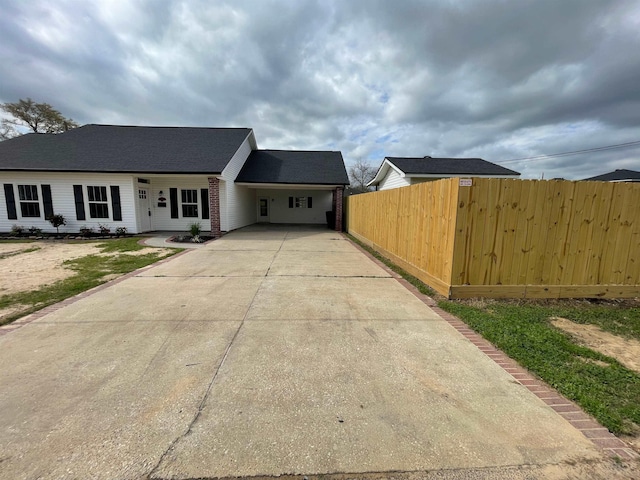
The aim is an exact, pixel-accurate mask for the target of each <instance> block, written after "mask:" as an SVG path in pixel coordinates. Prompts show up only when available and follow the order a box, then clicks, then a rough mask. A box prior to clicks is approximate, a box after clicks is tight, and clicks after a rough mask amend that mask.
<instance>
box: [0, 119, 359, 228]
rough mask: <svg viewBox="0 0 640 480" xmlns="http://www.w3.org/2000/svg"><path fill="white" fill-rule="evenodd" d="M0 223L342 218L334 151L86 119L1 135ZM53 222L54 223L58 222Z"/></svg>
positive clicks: (165, 224) (340, 164) (220, 224)
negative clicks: (56, 218) (65, 127)
mask: <svg viewBox="0 0 640 480" xmlns="http://www.w3.org/2000/svg"><path fill="white" fill-rule="evenodd" d="M0 179H1V183H2V184H3V188H2V189H0V231H5V232H6V231H9V230H11V228H12V226H13V225H15V224H17V225H20V226H22V227H24V228H30V227H35V228H40V229H42V230H45V231H46V230H51V229H52V226H51V224H50V223H49V222H48V221H47V219H48V218H49V217H50V216H51V215H52V214H62V215H64V217H65V219H66V221H67V225H66V227H64V228H66V230H67V231H71V232H77V231H78V230H79V229H80V228H82V227H87V228H98V227H99V225H104V226H107V227H108V228H110V229H111V230H112V231H114V230H115V229H116V228H117V227H125V228H126V229H127V231H128V232H131V233H141V232H149V231H157V230H175V231H186V230H188V226H189V225H190V224H191V223H194V222H200V223H201V227H202V230H203V231H207V232H211V234H212V236H219V235H221V232H225V231H230V230H235V229H237V228H241V227H244V226H246V225H250V224H253V223H257V222H271V223H303V224H322V223H325V222H326V218H327V216H326V212H327V211H331V210H332V211H334V212H336V213H335V222H336V223H335V228H336V229H337V230H341V228H342V196H343V195H342V192H343V190H344V187H345V185H348V184H349V179H348V176H347V172H346V169H345V166H344V161H343V159H342V154H341V153H340V152H333V151H324V152H315V151H314V152H310V151H276V150H258V148H257V144H256V139H255V136H254V133H253V130H252V129H250V128H191V127H141V126H116V125H85V126H82V127H80V128H76V129H73V130H69V131H67V132H64V133H59V134H39V133H32V134H27V135H22V136H20V137H16V138H13V139H10V140H5V141H4V142H0ZM61 231H62V230H61Z"/></svg>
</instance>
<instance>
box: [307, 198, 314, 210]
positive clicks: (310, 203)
mask: <svg viewBox="0 0 640 480" xmlns="http://www.w3.org/2000/svg"><path fill="white" fill-rule="evenodd" d="M312 206H313V197H307V207H309V208H311V207H312Z"/></svg>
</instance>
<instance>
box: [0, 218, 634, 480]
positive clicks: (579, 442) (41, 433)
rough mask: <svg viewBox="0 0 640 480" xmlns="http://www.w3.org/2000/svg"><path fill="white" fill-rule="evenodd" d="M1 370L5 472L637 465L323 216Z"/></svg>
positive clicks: (4, 344)
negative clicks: (618, 460)
mask: <svg viewBox="0 0 640 480" xmlns="http://www.w3.org/2000/svg"><path fill="white" fill-rule="evenodd" d="M0 365H2V368H1V369H0V386H1V389H0V478H2V479H12V480H14V479H33V478H43V479H49V478H50V479H59V478H91V479H125V478H127V479H142V478H163V479H169V478H171V479H186V478H225V477H243V476H276V475H285V474H300V475H320V474H325V475H330V476H331V475H332V474H340V473H347V474H351V475H350V476H351V477H353V476H354V475H355V474H362V475H359V476H360V477H364V476H371V477H375V478H386V477H388V476H389V475H391V473H390V472H396V473H393V476H394V477H396V478H438V479H443V478H451V479H454V478H505V479H506V478H554V479H557V478H572V477H570V476H569V475H576V477H575V478H613V477H614V473H615V474H616V475H620V476H621V477H620V478H633V477H626V476H625V475H626V474H627V473H628V471H622V470H621V469H620V468H618V467H616V466H615V465H612V463H611V462H609V461H607V460H605V459H604V457H603V454H602V452H601V451H600V450H599V449H597V448H596V447H595V446H594V445H593V444H592V443H591V442H590V441H589V440H587V439H586V438H585V437H584V436H583V435H582V434H580V433H579V432H578V431H577V430H576V429H574V428H573V427H572V426H571V425H570V424H569V423H568V422H567V421H566V420H564V419H562V418H561V417H560V416H559V415H558V414H556V413H555V412H554V411H553V410H551V409H550V408H549V407H548V406H546V405H545V404H544V403H543V402H542V401H540V400H539V399H538V398H536V397H535V396H533V395H532V394H531V393H530V392H529V391H528V390H526V389H525V388H524V387H523V386H522V385H519V384H517V383H516V382H514V381H513V378H512V377H510V376H509V375H508V374H507V373H506V372H505V371H504V370H502V369H501V368H500V367H498V366H497V365H496V364H495V363H494V362H493V361H492V360H490V359H489V358H488V357H487V356H485V355H484V354H483V353H481V352H480V351H479V350H478V349H477V348H476V347H475V346H474V345H473V344H472V343H470V342H469V341H468V340H467V339H465V338H464V337H462V336H461V335H460V334H459V333H457V332H456V331H455V330H454V329H453V328H452V327H451V326H450V325H449V324H448V323H446V322H445V321H444V320H442V319H441V318H440V317H439V316H438V315H436V314H435V313H434V312H433V311H432V310H431V309H429V308H428V307H427V306H426V305H425V304H424V303H422V302H421V301H420V300H419V299H417V298H416V297H415V296H414V295H412V294H411V293H410V292H409V291H408V290H406V289H405V288H404V287H403V286H402V285H400V284H399V283H398V282H397V281H396V280H395V279H393V278H391V277H390V276H389V274H388V273H387V272H386V271H385V270H383V269H381V268H380V267H379V266H377V265H376V264H375V263H374V262H373V261H371V260H370V259H369V258H367V257H366V256H365V255H363V254H362V253H361V252H360V251H359V250H357V249H356V248H355V247H354V246H353V245H352V244H351V243H350V242H349V241H348V240H346V239H345V238H344V237H342V236H341V235H340V234H337V233H335V232H331V231H327V230H318V229H309V230H306V229H288V228H280V229H265V228H262V227H256V228H247V229H243V230H240V231H237V232H233V233H231V234H229V235H227V236H225V237H223V238H222V239H220V240H217V241H215V242H212V243H209V244H207V245H206V246H205V247H203V248H199V249H196V250H193V251H190V252H188V253H185V254H182V255H181V256H179V257H177V258H175V259H172V260H170V261H168V262H166V263H163V264H161V265H158V266H156V267H153V268H151V269H147V270H144V271H142V272H140V273H139V274H137V275H136V276H134V277H132V278H128V279H126V280H124V281H121V282H119V283H116V284H114V285H113V286H111V287H109V288H106V289H103V290H101V291H98V292H96V293H95V294H93V295H90V296H88V297H87V298H84V299H81V300H79V301H77V302H75V303H73V304H71V305H69V306H66V307H64V308H61V309H60V310H58V311H56V312H54V313H51V314H49V315H47V316H44V317H42V318H40V319H38V320H36V321H34V322H32V323H29V324H27V325H25V326H24V327H22V328H20V329H18V330H15V331H13V332H12V333H10V334H7V335H5V336H3V337H1V338H0ZM616 468H618V470H615V469H616ZM585 469H586V470H585ZM612 469H613V470H612ZM614 470H615V471H614ZM585 472H586V473H585ZM636 472H637V471H636ZM365 474H366V475H365ZM587 474H588V475H587ZM336 478H344V477H340V476H339V475H338V476H337V477H336Z"/></svg>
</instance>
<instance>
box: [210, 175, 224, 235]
mask: <svg viewBox="0 0 640 480" xmlns="http://www.w3.org/2000/svg"><path fill="white" fill-rule="evenodd" d="M209 221H210V222H211V236H212V237H213V238H220V237H221V236H222V232H221V231H220V179H218V178H213V177H210V178H209Z"/></svg>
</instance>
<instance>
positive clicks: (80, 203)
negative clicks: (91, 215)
mask: <svg viewBox="0 0 640 480" xmlns="http://www.w3.org/2000/svg"><path fill="white" fill-rule="evenodd" d="M73 197H74V199H75V202H76V218H77V219H78V220H86V218H87V216H86V215H85V213H84V194H83V193H82V185H74V186H73Z"/></svg>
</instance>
